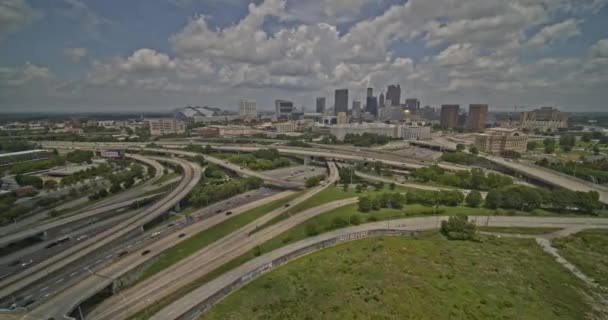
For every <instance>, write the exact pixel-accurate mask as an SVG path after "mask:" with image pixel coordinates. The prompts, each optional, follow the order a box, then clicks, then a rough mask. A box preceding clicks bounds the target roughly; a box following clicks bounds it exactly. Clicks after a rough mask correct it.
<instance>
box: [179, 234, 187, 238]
mask: <svg viewBox="0 0 608 320" xmlns="http://www.w3.org/2000/svg"><path fill="white" fill-rule="evenodd" d="M185 236H186V234H185V233H180V234H179V236H178V238H183V237H185Z"/></svg>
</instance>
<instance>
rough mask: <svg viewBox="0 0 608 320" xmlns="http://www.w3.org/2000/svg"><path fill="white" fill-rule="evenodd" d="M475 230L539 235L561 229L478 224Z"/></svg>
mask: <svg viewBox="0 0 608 320" xmlns="http://www.w3.org/2000/svg"><path fill="white" fill-rule="evenodd" d="M477 230H479V231H484V232H495V233H508V234H529V235H540V234H547V233H552V232H555V231H559V230H562V228H543V227H529V228H527V227H491V226H478V227H477Z"/></svg>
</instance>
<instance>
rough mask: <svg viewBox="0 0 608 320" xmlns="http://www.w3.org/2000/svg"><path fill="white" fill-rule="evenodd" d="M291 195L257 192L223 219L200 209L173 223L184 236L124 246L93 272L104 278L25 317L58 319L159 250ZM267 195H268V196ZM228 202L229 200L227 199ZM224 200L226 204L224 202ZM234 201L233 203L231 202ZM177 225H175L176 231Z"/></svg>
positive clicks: (90, 281)
mask: <svg viewBox="0 0 608 320" xmlns="http://www.w3.org/2000/svg"><path fill="white" fill-rule="evenodd" d="M291 194H293V191H284V192H281V193H278V194H272V193H268V191H262V192H260V196H262V197H263V198H260V199H258V200H256V199H252V198H253V196H252V197H250V198H247V199H251V200H249V202H248V203H246V204H244V205H242V206H240V207H238V208H232V209H231V211H232V212H233V213H232V215H230V216H226V215H225V214H215V215H213V214H212V213H214V212H215V211H216V210H215V208H204V209H202V210H200V211H199V212H196V213H193V214H192V216H193V217H196V216H199V215H200V216H199V217H198V218H195V220H196V221H197V222H195V223H188V222H186V221H181V222H176V223H182V224H183V225H182V226H183V228H182V229H181V230H180V231H179V234H185V236H183V237H181V238H180V237H179V235H178V234H176V232H173V231H172V230H169V231H168V233H167V234H166V235H165V236H162V237H159V238H158V239H157V240H156V241H155V242H153V243H150V244H148V245H145V246H141V247H138V248H136V247H134V246H133V245H128V248H127V249H128V250H129V252H130V254H128V255H127V256H125V257H124V258H122V259H120V260H118V261H117V262H115V263H113V264H110V265H107V266H105V267H104V268H103V269H100V270H97V271H96V273H97V274H101V275H104V277H99V276H95V275H90V276H88V277H86V278H84V279H82V280H80V281H79V282H78V283H76V284H74V285H73V286H71V287H70V288H68V289H66V290H64V291H62V292H60V293H58V294H57V295H56V296H53V297H51V298H50V299H49V300H48V301H45V302H44V303H42V304H40V305H39V306H36V307H35V308H34V309H33V310H32V311H31V312H29V313H28V314H27V316H28V317H31V318H34V319H38V318H42V317H45V316H47V317H48V316H55V318H56V319H61V316H62V315H64V314H67V313H69V312H71V311H72V310H73V309H74V308H75V307H76V306H77V305H78V304H80V303H81V302H82V301H83V300H85V299H86V298H87V297H90V296H92V295H94V294H95V293H97V292H99V291H100V290H101V289H103V288H105V287H107V286H108V285H110V284H111V283H112V282H113V281H114V280H113V279H116V278H119V277H120V276H121V275H124V274H125V273H127V272H129V271H130V270H132V269H133V268H136V267H138V266H140V265H141V264H142V263H144V262H145V261H147V260H149V259H152V258H153V257H155V256H156V255H158V254H161V253H162V252H163V251H165V250H167V249H170V248H172V247H174V246H175V245H177V244H178V243H180V242H182V241H185V240H187V239H189V238H190V237H192V236H194V235H196V234H198V233H199V232H201V231H204V230H206V229H208V228H211V227H213V226H215V225H217V224H219V223H221V222H223V221H225V220H227V219H229V218H231V217H233V216H238V215H239V214H241V213H243V212H246V211H248V210H250V209H253V208H256V207H259V206H261V205H264V204H266V203H270V202H272V201H275V200H277V199H281V198H284V197H286V196H289V195H291ZM268 195H269V196H268ZM243 196H244V195H239V197H243ZM227 201H230V200H227ZM227 201H226V202H227ZM233 201H234V200H233ZM179 227H180V226H176V227H175V228H176V229H178V228H179ZM144 251H150V253H149V254H147V255H142V252H144Z"/></svg>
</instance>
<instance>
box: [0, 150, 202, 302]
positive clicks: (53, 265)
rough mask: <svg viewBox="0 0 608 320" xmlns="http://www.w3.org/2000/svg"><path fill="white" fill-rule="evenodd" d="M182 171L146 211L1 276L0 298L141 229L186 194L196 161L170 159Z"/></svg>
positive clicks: (196, 176) (197, 172)
mask: <svg viewBox="0 0 608 320" xmlns="http://www.w3.org/2000/svg"><path fill="white" fill-rule="evenodd" d="M170 161H173V162H175V163H177V164H179V165H180V166H182V168H183V170H184V178H183V179H182V181H181V182H180V184H179V185H178V186H177V187H176V188H175V189H174V190H173V191H172V192H171V193H169V194H168V195H167V196H165V197H164V198H163V199H162V200H161V201H159V202H157V203H155V204H154V205H152V206H151V207H150V208H148V209H147V210H144V211H143V212H141V213H140V214H138V215H136V216H134V217H132V218H130V219H127V220H125V221H124V222H122V223H120V224H119V225H116V226H114V227H112V228H111V229H108V230H107V231H105V232H103V233H101V234H99V235H98V236H97V237H95V238H91V239H89V240H87V241H83V242H81V243H80V244H78V245H76V246H74V247H72V248H70V249H68V250H66V251H64V252H62V253H61V254H58V255H56V256H54V257H52V258H50V259H47V260H45V261H44V262H42V263H40V264H38V265H36V266H34V267H33V268H30V269H28V270H25V271H24V272H21V273H19V274H18V275H16V276H14V277H9V278H7V279H3V280H2V281H1V282H0V288H2V289H1V290H0V297H8V296H10V294H12V293H14V292H16V291H18V290H20V289H22V288H24V287H26V286H28V285H31V284H33V283H35V282H36V281H38V280H40V279H42V278H44V277H46V276H47V275H48V274H49V273H52V272H55V271H58V270H60V269H61V268H63V267H65V266H67V265H68V264H70V263H72V262H74V261H76V260H78V259H80V258H82V257H84V256H86V255H87V254H89V253H91V252H93V251H95V250H98V249H99V248H101V247H103V246H105V245H107V244H108V243H110V242H112V241H113V240H115V239H118V238H119V237H121V236H123V235H126V234H128V233H130V232H132V231H133V230H136V229H137V228H141V227H142V226H143V225H144V224H146V223H147V222H149V221H151V220H153V219H155V218H156V217H158V216H159V215H161V214H163V213H165V212H167V211H169V210H170V209H171V208H172V207H173V206H174V205H175V204H177V203H178V202H179V201H181V199H183V198H184V197H186V196H187V195H188V193H189V192H190V191H191V190H192V189H193V188H194V187H195V186H196V184H197V183H198V181H199V180H200V178H201V170H200V167H199V166H198V165H197V164H194V163H191V162H187V161H184V160H180V159H171V160H170Z"/></svg>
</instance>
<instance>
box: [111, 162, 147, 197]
mask: <svg viewBox="0 0 608 320" xmlns="http://www.w3.org/2000/svg"><path fill="white" fill-rule="evenodd" d="M143 177H144V167H143V166H141V165H139V164H137V163H134V164H131V166H130V167H129V168H128V169H125V170H122V171H119V172H116V173H112V174H110V175H109V176H108V179H109V180H110V182H111V183H112V186H111V187H110V193H118V192H120V191H121V190H122V189H123V188H124V189H129V188H131V187H132V186H133V185H134V184H135V179H143Z"/></svg>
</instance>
